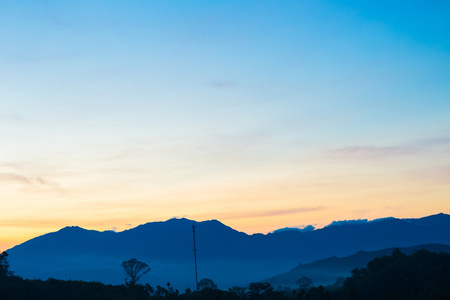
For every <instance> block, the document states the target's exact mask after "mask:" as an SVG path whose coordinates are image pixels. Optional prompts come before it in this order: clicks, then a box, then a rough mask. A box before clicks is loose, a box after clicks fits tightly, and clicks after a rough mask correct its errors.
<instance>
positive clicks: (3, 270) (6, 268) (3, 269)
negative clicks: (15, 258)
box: [0, 251, 13, 277]
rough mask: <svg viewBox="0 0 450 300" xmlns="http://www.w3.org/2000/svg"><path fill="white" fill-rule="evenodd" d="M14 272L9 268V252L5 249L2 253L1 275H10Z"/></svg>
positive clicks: (0, 260) (0, 257) (0, 256)
mask: <svg viewBox="0 0 450 300" xmlns="http://www.w3.org/2000/svg"><path fill="white" fill-rule="evenodd" d="M12 274H13V272H11V271H10V270H9V262H8V253H6V251H3V252H2V254H0V276H2V277H4V276H10V275H12Z"/></svg>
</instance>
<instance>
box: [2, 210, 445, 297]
mask: <svg viewBox="0 0 450 300" xmlns="http://www.w3.org/2000/svg"><path fill="white" fill-rule="evenodd" d="M192 225H196V242H197V260H198V272H199V279H201V278H205V277H206V278H212V279H213V280H214V281H215V282H216V283H217V284H218V285H219V288H228V287H230V286H233V285H246V284H248V283H249V282H252V281H260V280H264V279H265V278H269V277H272V276H274V275H275V274H280V273H283V272H286V271H287V270H290V269H292V268H293V267H295V266H297V265H298V264H299V263H300V262H301V263H303V264H305V263H310V262H313V261H316V260H319V259H324V258H328V257H332V256H348V255H351V254H354V253H356V252H357V251H361V250H364V251H374V250H380V249H384V248H392V247H410V246H415V245H421V244H430V243H439V244H445V245H450V235H449V234H448V232H449V230H450V216H449V215H446V214H438V215H433V216H429V217H425V218H420V219H395V218H387V219H380V220H377V221H371V222H364V223H349V224H345V223H344V224H340V225H339V226H328V227H325V228H323V229H317V230H314V231H295V230H283V231H278V232H274V233H269V234H253V235H247V234H245V233H242V232H239V231H236V230H234V229H232V228H230V227H228V226H226V225H224V224H222V223H220V222H219V221H216V220H212V221H204V222H196V221H192V220H188V219H171V220H168V221H165V222H152V223H147V224H143V225H140V226H138V227H136V228H133V229H129V230H126V231H123V232H117V233H116V232H113V231H104V232H98V231H94V230H86V229H83V228H80V227H65V228H63V229H61V230H59V231H57V232H53V233H48V234H45V235H43V236H40V237H37V238H34V239H31V240H29V241H27V242H25V243H23V244H20V245H18V246H15V247H13V248H12V249H10V250H8V253H9V254H10V262H11V268H12V270H13V271H15V272H16V274H17V275H20V276H23V277H24V278H32V279H33V278H40V279H47V278H49V277H53V278H58V279H73V280H75V279H80V280H87V281H101V282H105V283H115V284H119V283H123V280H124V274H123V271H122V269H121V267H120V264H121V262H122V261H124V260H128V259H130V258H137V259H139V260H142V261H145V262H146V263H148V264H149V265H150V267H151V268H152V271H151V272H150V273H149V274H147V275H146V276H144V277H143V278H142V280H141V281H142V282H148V283H150V284H151V285H157V284H160V285H165V284H166V283H167V282H171V284H172V285H173V286H175V287H176V288H179V289H185V288H187V287H191V288H193V287H194V286H195V279H194V261H193V239H192Z"/></svg>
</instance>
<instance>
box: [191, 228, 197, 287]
mask: <svg viewBox="0 0 450 300" xmlns="http://www.w3.org/2000/svg"><path fill="white" fill-rule="evenodd" d="M192 234H193V236H194V261H195V289H196V290H197V292H198V277H197V248H196V247H195V225H192Z"/></svg>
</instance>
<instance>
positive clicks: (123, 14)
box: [0, 1, 450, 247]
mask: <svg viewBox="0 0 450 300" xmlns="http://www.w3.org/2000/svg"><path fill="white" fill-rule="evenodd" d="M449 13H450V4H449V3H448V2H447V1H427V2H423V1H370V2H369V1H283V2H278V1H190V2H186V1H126V2H125V1H63V2H62V1H20V2H19V1H2V2H1V3H0V39H1V43H0V69H1V71H0V85H1V88H0V128H1V130H0V141H1V144H2V147H1V148H0V185H1V186H2V187H3V188H2V189H1V191H0V197H1V199H4V200H2V202H3V203H2V205H3V207H4V208H5V209H4V210H3V211H2V212H0V218H1V219H2V220H4V221H3V224H2V227H3V228H4V229H3V232H0V235H1V236H3V238H2V240H1V241H0V244H4V245H12V244H14V243H18V242H20V241H23V240H24V239H26V238H30V237H32V236H35V235H37V234H40V233H45V232H48V231H50V230H55V229H58V228H60V227H63V226H66V225H79V226H83V227H88V228H93V229H98V230H106V229H110V228H112V227H116V228H119V229H120V230H123V229H126V228H127V226H128V227H129V226H136V225H138V224H141V223H145V222H149V221H156V220H164V219H167V218H170V217H173V216H184V217H188V218H192V219H196V220H203V219H212V218H216V219H219V220H221V221H223V222H225V223H227V224H228V225H230V226H232V227H235V228H237V229H239V230H242V231H246V232H249V233H250V232H267V231H270V230H273V229H276V228H281V227H285V226H301V225H307V224H315V225H317V224H319V225H320V224H321V225H325V224H328V223H330V222H332V221H333V220H341V219H352V218H353V219H359V218H368V219H374V218H379V217H386V216H391V215H392V216H398V217H420V216H423V215H426V214H431V213H438V212H447V213H448V212H449V203H448V196H449V195H450V193H449V182H450V177H449V174H450V159H449V157H450V156H449V155H448V154H449V152H450V148H449V147H450V145H449V142H450V135H449V132H450V121H449V120H450V90H449V89H450V38H449V37H450V32H449V31H450V24H449V23H450V21H449V20H448V19H449V18H448V16H449ZM130 224H131V225H130ZM5 247H6V246H5Z"/></svg>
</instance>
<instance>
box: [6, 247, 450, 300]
mask: <svg viewBox="0 0 450 300" xmlns="http://www.w3.org/2000/svg"><path fill="white" fill-rule="evenodd" d="M7 256H8V255H7V253H6V252H4V253H2V254H1V255H0V299H4V300H10V299H11V300H12V299H14V300H22V299H37V300H39V299H42V300H53V299H55V300H56V299H66V300H71V299H74V300H75V299H85V300H89V299H99V300H100V299H101V300H103V299H105V300H106V299H108V300H122V299H123V300H125V299H135V300H152V299H174V300H175V299H180V300H182V299H224V300H227V299H236V300H237V299H255V300H256V299H280V300H281V299H309V300H316V299H317V300H333V299H336V300H341V299H342V300H343V299H411V300H415V299H417V300H418V299H442V300H444V299H450V285H449V284H448V283H449V282H450V254H448V253H443V252H440V253H435V252H430V251H428V250H425V249H423V250H418V251H416V252H414V253H413V254H411V255H409V256H408V255H406V254H403V253H402V252H401V251H400V250H399V249H394V250H393V251H392V254H391V255H385V256H381V257H377V258H375V259H373V260H371V261H370V262H369V263H368V264H367V266H366V267H365V268H355V269H354V270H353V271H352V275H351V276H350V277H348V278H346V279H345V280H343V281H342V282H337V283H336V284H335V285H330V286H327V287H323V286H319V287H312V286H311V283H312V282H311V280H310V279H309V278H307V277H303V278H300V279H299V280H298V284H299V287H298V288H296V289H283V290H274V289H273V287H272V286H271V285H270V284H269V283H264V282H254V283H250V284H249V285H247V286H234V287H232V288H229V289H227V290H220V289H218V288H217V285H215V283H214V282H213V281H212V280H211V279H203V280H201V281H200V283H199V287H198V288H199V289H198V291H192V290H190V289H186V290H185V291H184V292H179V291H178V290H177V289H174V288H173V287H172V286H171V285H170V283H167V284H166V286H164V287H163V286H156V287H152V286H150V285H149V284H144V285H141V284H136V283H132V284H131V283H129V282H128V283H127V284H122V285H107V284H103V283H99V282H84V281H71V280H69V281H63V280H56V279H48V280H45V281H42V280H29V279H22V278H21V277H18V276H14V275H13V273H12V272H11V270H10V269H9V265H8V261H7Z"/></svg>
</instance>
